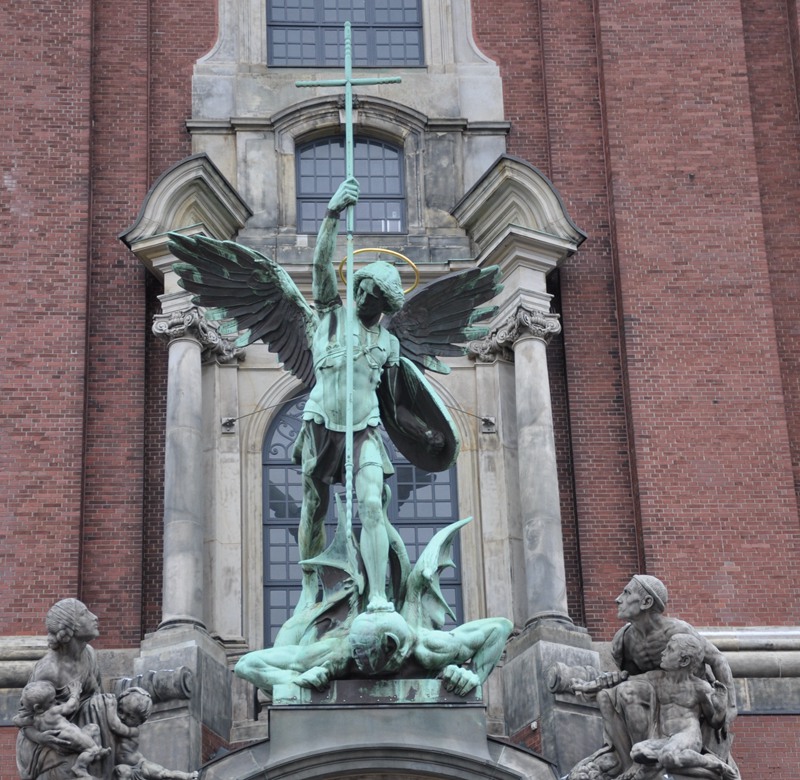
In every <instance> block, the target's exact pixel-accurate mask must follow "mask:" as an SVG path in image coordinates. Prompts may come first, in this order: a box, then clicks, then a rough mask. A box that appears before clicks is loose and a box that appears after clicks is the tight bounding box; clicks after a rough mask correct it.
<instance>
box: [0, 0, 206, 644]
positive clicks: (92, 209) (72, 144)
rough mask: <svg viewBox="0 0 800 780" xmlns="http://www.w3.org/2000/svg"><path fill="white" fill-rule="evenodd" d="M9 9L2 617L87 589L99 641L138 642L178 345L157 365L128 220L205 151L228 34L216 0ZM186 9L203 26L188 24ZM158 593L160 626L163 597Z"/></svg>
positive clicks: (0, 300)
mask: <svg viewBox="0 0 800 780" xmlns="http://www.w3.org/2000/svg"><path fill="white" fill-rule="evenodd" d="M151 6H155V7H154V8H153V10H152V11H151V9H150V7H151ZM12 8H13V10H10V9H12ZM0 14H1V15H2V19H1V20H0V21H2V24H3V30H4V40H5V41H6V43H7V45H6V46H4V47H3V50H2V52H1V53H0V57H1V58H2V62H3V74H4V76H6V78H4V87H5V89H6V94H5V96H4V100H3V101H2V106H0V112H2V113H1V114H0V121H2V124H3V128H4V132H3V134H2V139H1V140H0V169H2V171H3V175H4V178H3V185H2V186H3V188H4V192H3V197H0V213H1V214H2V220H3V222H2V231H3V235H4V236H6V237H7V239H10V240H11V241H12V242H13V245H12V246H11V247H10V249H9V250H8V251H7V252H6V253H5V256H6V257H7V259H8V262H9V263H10V264H13V269H14V270H13V273H11V274H6V275H4V286H3V288H2V290H1V291H0V304H1V305H2V306H3V311H4V312H5V313H6V317H5V319H4V325H5V328H4V337H3V348H4V349H3V357H4V366H5V370H4V371H3V375H2V380H0V381H1V382H2V392H3V406H2V415H3V418H4V420H5V422H6V425H5V426H4V431H6V432H5V435H4V436H3V439H2V444H0V458H1V459H2V461H1V462H0V465H1V466H2V473H3V480H4V484H3V490H2V496H3V497H2V505H0V540H2V541H3V542H4V544H3V545H2V547H0V549H1V550H2V554H3V556H4V577H3V578H2V585H0V588H2V591H0V600H1V601H2V603H3V607H4V608H3V614H2V618H0V620H1V621H2V623H0V632H1V633H4V634H15V633H16V634H40V633H42V630H43V629H42V625H43V619H44V615H45V613H46V610H47V608H48V607H49V606H50V604H52V603H53V601H55V600H57V599H58V598H61V597H65V596H79V597H81V598H83V599H84V600H85V601H86V602H87V603H88V604H89V606H90V607H91V608H92V609H93V610H94V611H96V612H97V613H98V615H99V617H100V620H101V631H102V636H101V638H100V640H99V641H98V642H97V643H96V644H97V645H98V646H99V647H103V646H107V647H111V646H113V647H119V646H132V645H135V644H136V643H137V642H138V640H139V639H140V637H141V635H142V631H143V625H142V615H141V612H142V601H143V593H142V579H143V568H144V566H145V564H146V565H147V566H149V570H148V574H149V576H150V578H151V579H153V578H156V579H157V577H158V572H157V570H155V569H154V567H153V565H152V564H153V560H154V559H153V557H152V554H151V551H150V550H148V551H147V553H145V552H144V551H143V523H142V518H143V515H144V516H145V518H146V523H145V526H144V527H145V528H146V529H147V531H146V532H147V533H148V534H149V538H153V537H156V536H158V534H157V533H155V532H154V528H153V527H152V526H153V524H154V523H156V522H157V523H159V524H160V504H158V503H157V499H158V496H157V495H156V493H157V490H156V489H155V488H154V485H158V484H159V483H160V469H161V463H162V461H163V445H162V444H161V443H160V442H159V440H158V436H157V435H154V436H153V437H152V438H151V440H150V441H148V443H147V445H148V447H147V451H146V452H145V441H144V437H145V430H147V431H148V432H150V433H154V432H155V431H157V430H158V429H159V428H160V427H161V426H162V424H163V405H162V404H160V403H158V402H155V401H154V399H157V398H159V397H160V396H161V395H162V394H163V370H162V369H161V367H160V361H161V362H163V360H164V357H165V352H164V351H163V350H162V351H160V352H159V351H158V350H156V354H155V355H154V356H153V358H152V359H151V362H150V365H146V362H145V348H146V346H147V345H148V342H149V341H150V340H151V339H150V336H149V329H150V324H151V323H150V320H149V318H148V316H147V312H146V279H145V271H144V270H143V268H142V267H141V266H140V264H139V263H138V261H137V260H136V259H135V258H134V257H133V255H131V254H130V252H129V251H128V250H127V249H126V248H125V247H124V246H123V245H122V244H121V243H120V242H119V240H118V239H117V235H118V234H119V233H120V232H121V231H123V230H125V229H126V228H127V227H129V226H130V225H131V224H132V222H133V220H134V219H135V217H136V215H137V213H138V210H139V207H140V205H141V203H142V200H143V198H144V196H145V194H146V192H147V189H148V187H149V186H150V184H151V183H152V180H153V178H154V177H155V176H156V175H158V174H160V173H161V171H162V170H163V169H164V168H166V167H167V166H168V165H171V164H173V163H175V162H177V161H178V160H180V159H182V158H183V157H185V156H186V155H188V154H190V152H191V144H190V139H189V136H188V133H187V132H186V130H185V128H184V122H185V120H186V119H187V118H188V117H189V115H190V107H191V93H190V79H191V71H192V64H193V62H194V61H195V60H196V59H197V58H198V57H199V56H201V55H202V54H203V53H204V52H205V51H207V50H208V49H209V48H210V47H211V46H212V45H213V43H214V39H215V35H216V15H217V12H216V3H215V2H214V0H195V1H194V2H191V3H186V2H177V0H173V1H172V2H168V3H158V4H152V3H150V2H148V1H147V0H134V2H132V3H127V4H126V5H125V8H124V9H123V10H121V8H120V6H119V4H118V3H114V2H110V0H99V2H94V3H90V2H88V1H87V2H77V1H76V2H68V3H48V2H40V3H36V4H33V5H31V4H19V3H17V4H11V5H10V6H8V8H6V5H4V6H3V10H2V11H0ZM187 20H191V23H192V34H191V35H185V34H180V33H178V32H176V31H181V30H185V28H186V24H187ZM154 295H155V291H153V292H152V293H151V300H152V298H153V297H154ZM146 382H147V392H148V395H147V397H146V394H145V383H146ZM159 383H160V384H159ZM146 400H147V401H153V403H152V407H151V408H150V410H149V411H150V412H152V414H151V416H150V417H148V418H146V416H145V409H146V406H145V402H146ZM146 477H147V481H146ZM145 488H147V489H148V491H149V492H148V493H147V497H146V498H145ZM157 505H158V507H159V508H158V510H156V509H155V507H156V506H157ZM156 518H157V519H156ZM148 523H149V525H148ZM12 540H13V548H12ZM12 549H13V550H14V551H17V553H18V551H19V550H21V549H24V550H26V554H25V555H19V554H15V555H13V556H12V555H10V554H9V553H11V552H12ZM148 556H149V557H148ZM145 557H147V561H146V562H145V560H144V559H145ZM159 559H160V554H159ZM148 586H149V583H148ZM150 590H152V589H150ZM149 596H150V598H149V601H148V600H147V599H145V602H146V604H147V605H148V606H147V608H148V609H149V610H150V611H149V613H148V614H151V617H150V618H149V624H148V625H149V626H150V627H152V623H153V620H154V619H155V618H154V617H152V615H154V614H155V612H156V611H157V609H156V607H154V606H153V605H154V603H155V600H156V599H158V600H160V596H159V595H158V594H156V596H155V597H153V595H152V593H151V592H149ZM158 608H159V609H160V605H159V607H158ZM155 620H156V622H157V619H155Z"/></svg>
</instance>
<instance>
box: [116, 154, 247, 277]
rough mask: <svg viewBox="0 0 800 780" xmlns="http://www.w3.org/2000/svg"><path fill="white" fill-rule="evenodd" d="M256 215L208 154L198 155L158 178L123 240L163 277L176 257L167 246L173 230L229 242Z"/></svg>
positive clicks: (185, 160)
mask: <svg viewBox="0 0 800 780" xmlns="http://www.w3.org/2000/svg"><path fill="white" fill-rule="evenodd" d="M250 216H252V211H251V209H250V207H249V206H248V205H247V203H245V202H244V200H243V199H242V198H241V196H240V195H239V193H238V192H237V191H236V190H235V189H234V188H233V186H232V185H231V184H230V182H228V180H227V179H226V178H225V177H224V176H223V175H222V173H220V171H219V169H218V168H217V167H216V165H214V163H213V162H212V161H211V159H210V158H209V157H208V155H206V154H195V155H192V156H190V157H187V158H185V159H184V160H181V161H180V162H178V163H176V164H175V165H173V166H172V167H171V168H168V169H167V170H166V171H164V173H162V174H161V176H159V177H158V179H157V180H156V182H155V183H154V184H153V186H152V187H151V188H150V191H149V192H148V193H147V195H146V196H145V199H144V201H143V203H142V207H141V210H140V211H139V215H138V216H137V218H136V221H135V222H134V223H133V225H132V226H131V227H130V228H128V230H126V231H125V232H124V233H122V234H120V236H119V239H120V240H121V241H122V242H123V243H124V244H125V245H126V246H127V247H128V248H129V249H130V250H131V251H132V252H133V253H134V254H135V255H136V256H137V257H138V258H139V259H140V260H141V261H142V263H143V264H144V265H145V267H146V268H147V269H148V270H149V271H150V272H151V273H152V274H153V275H154V276H156V277H157V278H159V279H161V280H163V279H164V276H165V274H167V273H169V271H170V270H171V268H172V263H173V262H174V261H175V258H173V257H172V256H171V254H170V253H169V249H168V247H167V244H168V242H169V236H167V232H168V231H171V230H178V231H180V232H182V233H187V234H193V233H204V234H205V235H207V236H211V237H212V238H219V239H222V240H225V239H229V238H231V237H233V236H234V235H235V234H236V233H237V232H238V231H239V230H241V228H243V227H244V225H245V223H246V222H247V220H248V218H249V217H250Z"/></svg>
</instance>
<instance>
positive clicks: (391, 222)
mask: <svg viewBox="0 0 800 780" xmlns="http://www.w3.org/2000/svg"><path fill="white" fill-rule="evenodd" d="M344 156H345V155H344V144H343V141H342V138H341V137H336V138H327V139H322V140H320V141H313V142H311V143H309V144H306V145H305V146H301V147H298V149H297V232H298V233H312V234H313V233H316V232H317V230H318V229H319V224H320V222H321V220H322V218H323V217H324V216H325V209H326V207H327V204H328V200H329V199H330V196H331V195H332V194H333V193H334V192H335V191H336V188H337V187H338V186H339V183H340V182H341V181H342V179H344V176H345V159H344ZM353 171H354V173H355V176H356V178H357V179H358V181H359V184H360V186H361V195H360V197H359V201H358V204H357V205H356V214H355V231H356V232H357V233H403V232H404V231H405V229H406V228H405V198H404V181H403V175H402V174H403V156H402V151H401V150H400V149H398V148H397V147H395V146H393V145H392V144H389V143H387V142H384V141H377V140H375V139H371V138H356V139H355V143H354V149H353Z"/></svg>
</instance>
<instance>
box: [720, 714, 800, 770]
mask: <svg viewBox="0 0 800 780" xmlns="http://www.w3.org/2000/svg"><path fill="white" fill-rule="evenodd" d="M733 734H734V739H733V757H734V758H735V759H736V763H737V764H738V766H739V771H740V772H741V775H742V777H748V778H762V777H763V778H767V777H768V778H770V780H797V777H798V776H800V715H779V716H777V715H776V716H767V715H752V716H750V715H743V716H740V717H739V718H737V720H736V725H735V726H734V728H733Z"/></svg>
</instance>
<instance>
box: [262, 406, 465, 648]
mask: <svg viewBox="0 0 800 780" xmlns="http://www.w3.org/2000/svg"><path fill="white" fill-rule="evenodd" d="M307 397H308V396H307V394H303V395H301V396H299V397H297V398H295V399H293V400H291V401H288V402H287V403H286V404H285V405H284V407H283V409H282V410H281V412H280V413H279V414H278V416H277V417H276V419H275V420H274V421H273V423H272V425H271V426H270V428H269V430H268V431H267V435H266V437H265V438H264V449H263V467H262V476H263V480H262V489H263V509H262V516H263V526H264V531H263V546H264V641H265V646H267V647H269V646H270V645H272V643H273V641H274V640H275V636H276V635H277V633H278V630H279V629H280V627H281V626H282V625H283V623H284V622H285V621H286V619H287V618H288V617H289V616H290V615H291V613H292V610H293V609H294V607H295V605H296V604H297V599H298V597H299V595H300V577H301V573H300V566H299V565H298V551H297V526H298V525H299V523H300V506H301V503H302V500H303V488H302V482H301V475H300V467H299V466H295V465H294V464H293V463H292V448H293V445H294V440H295V438H296V437H297V434H298V433H299V431H300V424H301V418H302V412H303V405H304V404H305V402H306V398H307ZM383 438H384V443H385V444H386V449H387V451H388V453H389V457H390V458H391V459H392V463H393V464H394V468H395V474H394V476H393V477H391V479H390V480H389V487H390V488H391V491H392V500H391V504H390V506H389V517H390V519H391V520H392V523H393V524H394V526H395V528H397V530H398V532H399V533H400V536H401V537H402V538H403V541H404V542H405V545H406V549H407V550H408V555H409V557H410V558H411V562H412V564H413V563H414V561H416V559H417V557H418V556H419V554H420V553H421V552H422V550H423V549H424V547H425V545H426V544H427V543H428V542H429V541H430V540H431V538H432V537H433V535H434V534H435V533H436V532H437V531H439V530H440V529H442V528H444V527H445V526H446V525H449V524H450V523H452V522H453V521H455V520H457V519H458V517H457V512H458V496H457V493H456V470H455V467H454V468H451V469H450V470H449V471H446V472H442V473H437V474H433V473H428V472H425V471H422V470H421V469H418V468H416V466H412V465H411V464H410V463H409V462H408V461H407V460H406V459H405V458H404V457H403V456H402V455H401V454H400V453H399V452H397V450H396V449H395V448H394V445H393V444H392V442H391V440H390V439H389V437H388V436H387V435H386V434H385V433H384V434H383ZM334 491H336V492H339V493H343V492H344V488H343V487H342V486H341V485H336V486H335V487H334ZM342 501H344V496H342ZM357 506H358V505H357V502H356V501H355V496H353V514H354V515H355V520H356V526H355V528H356V533H359V531H360V528H359V526H358V525H357V520H358V518H357ZM334 512H335V510H334V501H333V497H331V503H330V506H329V508H328V516H327V518H326V520H325V526H326V530H327V534H328V541H329V542H330V540H331V539H332V538H333V532H334V531H335V528H336V519H335V514H334ZM460 557H461V556H460V545H459V541H458V538H456V541H455V545H454V548H453V558H452V559H453V562H454V563H455V565H456V566H455V568H454V569H451V568H448V569H446V570H445V571H444V572H442V575H441V584H442V593H443V594H444V596H445V598H446V599H447V603H448V604H450V606H451V608H452V609H453V611H454V612H455V614H456V618H457V619H458V622H459V623H460V622H461V620H462V619H463V609H462V603H461V571H460Z"/></svg>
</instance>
